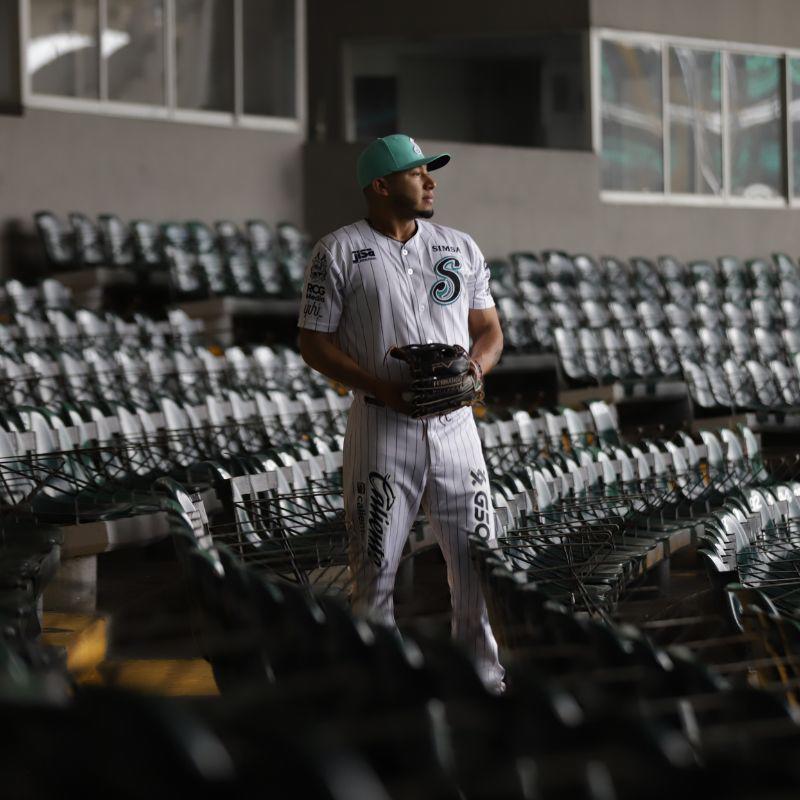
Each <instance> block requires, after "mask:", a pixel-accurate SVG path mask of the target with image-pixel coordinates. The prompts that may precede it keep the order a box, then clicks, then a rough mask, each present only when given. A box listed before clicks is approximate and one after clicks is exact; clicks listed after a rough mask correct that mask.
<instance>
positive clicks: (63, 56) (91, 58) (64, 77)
mask: <svg viewBox="0 0 800 800" xmlns="http://www.w3.org/2000/svg"><path fill="white" fill-rule="evenodd" d="M30 8H31V16H30V39H29V40H28V51H27V65H28V71H29V72H30V74H31V77H32V81H31V85H32V89H33V91H34V92H36V93H37V94H54V95H60V96H62V97H87V98H93V99H97V98H98V97H99V91H100V77H99V76H100V72H99V69H98V58H97V55H98V50H97V28H98V17H97V3H96V2H95V0H33V2H32V3H31V7H30Z"/></svg>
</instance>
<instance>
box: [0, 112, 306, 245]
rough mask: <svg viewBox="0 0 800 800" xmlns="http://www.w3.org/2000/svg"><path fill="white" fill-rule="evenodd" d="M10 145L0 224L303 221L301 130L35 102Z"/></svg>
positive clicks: (1, 145) (9, 132)
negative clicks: (50, 219)
mask: <svg viewBox="0 0 800 800" xmlns="http://www.w3.org/2000/svg"><path fill="white" fill-rule="evenodd" d="M0 152H2V157H0V230H2V228H5V227H6V226H7V225H8V224H9V223H11V222H14V221H18V222H21V223H23V224H24V225H26V226H27V225H29V224H30V222H31V218H32V214H33V213H34V212H35V211H37V210H39V209H42V208H48V209H51V210H53V211H55V212H57V213H61V214H63V213H66V212H68V211H70V210H80V211H84V212H87V213H89V214H96V213H99V212H103V211H109V212H114V213H117V214H119V215H120V216H121V217H122V218H123V219H128V218H133V217H137V216H142V217H148V218H152V219H156V220H159V219H187V218H192V217H194V218H198V219H202V220H208V221H213V220H214V219H217V218H220V217H230V218H232V219H234V220H244V219H245V218H247V217H250V216H258V217H263V218H264V219H266V220H268V221H277V220H282V219H289V220H292V221H296V222H299V223H302V212H303V209H302V197H301V191H302V180H301V165H302V137H301V136H299V135H296V134H287V133H273V132H267V131H255V130H234V129H230V128H222V127H211V126H202V125H189V124H183V123H172V122H154V121H145V120H137V119H122V118H115V117H104V116H96V115H91V114H74V113H63V112H56V111H41V110H34V109H28V111H27V112H26V114H25V116H24V117H22V118H13V117H2V116H0Z"/></svg>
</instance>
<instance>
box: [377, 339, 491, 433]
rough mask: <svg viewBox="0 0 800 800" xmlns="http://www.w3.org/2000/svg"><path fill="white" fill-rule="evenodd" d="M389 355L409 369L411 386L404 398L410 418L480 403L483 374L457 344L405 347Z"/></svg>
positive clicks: (394, 349) (393, 350) (477, 365)
mask: <svg viewBox="0 0 800 800" xmlns="http://www.w3.org/2000/svg"><path fill="white" fill-rule="evenodd" d="M389 354H390V355H391V356H393V357H394V358H398V359H400V360H401V361H405V362H406V364H408V365H409V367H410V368H411V386H410V389H409V391H408V392H407V393H406V394H405V395H404V397H405V399H406V400H407V401H408V402H409V403H410V405H411V412H410V415H411V416H412V417H413V418H414V419H420V417H428V416H431V415H433V414H446V413H448V412H449V411H455V410H456V409H458V408H462V407H463V406H471V405H474V404H475V403H480V402H481V401H482V400H483V373H482V371H481V368H480V366H479V364H478V362H477V361H474V360H473V359H471V358H470V356H469V353H468V352H467V351H466V350H465V349H464V348H463V347H461V346H460V345H457V344H454V345H449V344H439V343H435V344H409V345H406V346H405V347H392V348H391V349H390V350H389Z"/></svg>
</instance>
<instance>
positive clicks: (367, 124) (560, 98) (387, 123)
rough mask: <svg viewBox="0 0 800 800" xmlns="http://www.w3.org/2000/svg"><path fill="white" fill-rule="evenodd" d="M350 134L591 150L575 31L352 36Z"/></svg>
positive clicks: (582, 61)
mask: <svg viewBox="0 0 800 800" xmlns="http://www.w3.org/2000/svg"><path fill="white" fill-rule="evenodd" d="M347 63H348V64H349V73H348V76H347V93H348V106H349V119H348V131H347V133H348V138H349V139H350V140H354V139H369V138H373V137H375V136H381V135H386V134H387V133H389V132H393V131H397V130H409V131H414V135H415V136H417V137H418V138H421V139H422V138H426V139H444V140H447V141H454V142H474V143H485V144H500V145H518V146H523V147H550V148H561V149H572V150H575V149H587V150H588V149H589V148H590V146H591V143H590V136H589V124H588V116H587V112H586V103H585V96H584V90H583V85H584V74H585V58H584V46H583V40H582V38H581V36H580V35H579V34H577V33H576V34H556V35H548V36H546V37H544V36H542V37H526V38H524V39H522V38H520V39H517V38H486V39H447V40H437V41H436V42H414V43H409V42H396V41H395V42H392V41H389V42H387V41H382V42H352V43H350V45H349V47H348V53H347Z"/></svg>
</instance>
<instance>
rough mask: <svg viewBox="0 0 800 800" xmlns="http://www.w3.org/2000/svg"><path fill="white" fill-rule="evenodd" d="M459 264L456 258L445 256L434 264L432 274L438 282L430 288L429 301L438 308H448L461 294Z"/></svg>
mask: <svg viewBox="0 0 800 800" xmlns="http://www.w3.org/2000/svg"><path fill="white" fill-rule="evenodd" d="M460 271H461V262H460V261H459V260H458V259H457V258H453V257H452V256H447V257H446V258H440V259H439V260H438V261H437V262H436V264H434V267H433V272H434V274H435V275H436V277H437V278H439V280H438V281H436V282H435V283H434V284H433V286H431V299H432V300H433V302H434V303H438V304H439V305H440V306H449V305H450V303H453V302H455V301H456V300H458V296H459V295H460V294H461V278H460V277H459V274H458V273H459V272H460Z"/></svg>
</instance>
